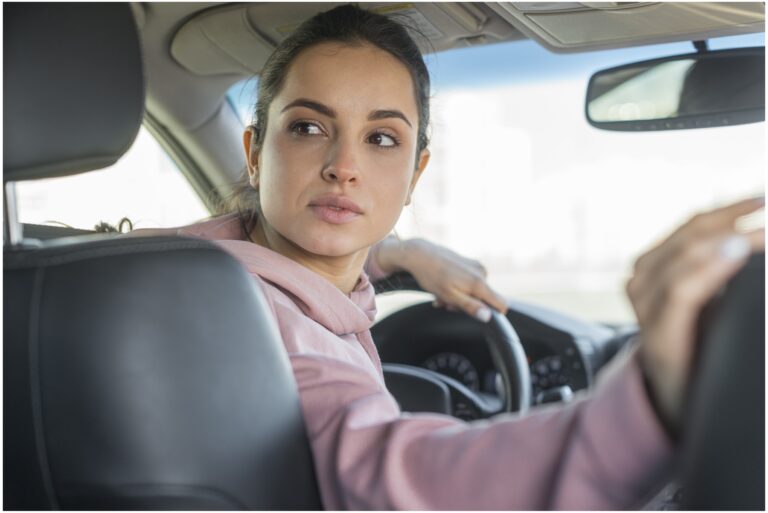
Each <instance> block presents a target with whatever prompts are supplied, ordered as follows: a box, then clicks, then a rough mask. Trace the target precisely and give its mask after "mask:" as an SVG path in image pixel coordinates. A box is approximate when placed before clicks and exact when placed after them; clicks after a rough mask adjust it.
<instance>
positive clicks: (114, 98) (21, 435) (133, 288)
mask: <svg viewBox="0 0 768 513" xmlns="http://www.w3.org/2000/svg"><path fill="white" fill-rule="evenodd" d="M3 10H4V27H3V28H4V36H3V39H4V45H5V50H4V58H5V65H4V71H5V77H6V78H5V91H4V106H5V110H4V114H3V124H4V128H5V130H4V141H3V142H4V161H3V167H4V181H5V182H8V181H17V180H24V179H32V178H45V177H53V176H62V175H67V174H74V173H79V172H84V171H89V170H91V169H95V168H98V167H103V166H107V165H109V164H111V163H113V162H114V161H116V160H117V159H118V158H119V157H120V156H121V155H122V153H123V152H124V151H125V150H126V149H127V148H128V147H129V146H130V144H131V142H132V141H133V139H134V138H135V136H136V133H137V131H138V129H139V124H140V122H141V118H142V111H143V105H144V84H143V78H142V63H141V52H140V47H139V40H138V34H137V30H136V25H135V22H134V20H133V16H132V13H131V10H130V7H129V5H128V4H98V3H97V4H66V3H65V4H25V3H22V4H8V5H5V6H4V9H3ZM4 185H5V189H6V191H9V190H11V191H12V183H5V184H4ZM12 200H13V196H12V194H9V195H7V196H6V197H5V209H6V216H5V217H6V226H5V231H4V237H5V246H4V278H5V285H4V289H3V298H4V302H5V305H4V309H3V313H4V326H3V335H4V343H3V357H4V362H3V371H4V376H3V386H4V390H3V400H4V406H3V408H4V409H3V413H4V420H3V428H4V438H3V450H4V458H3V471H4V473H3V475H4V477H3V506H4V509H36V510H40V509H59V508H62V509H79V510H85V509H108V510H116V509H155V510H157V509H185V510H189V509H317V508H319V507H320V501H319V496H318V492H317V486H316V483H315V478H314V471H313V465H312V459H311V453H310V449H309V445H308V442H307V439H306V433H305V429H304V425H303V420H302V417H301V410H300V407H299V400H298V395H297V391H296V386H295V383H294V380H293V376H292V372H291V368H290V365H289V362H288V359H287V357H286V354H285V352H284V350H283V346H282V342H281V340H280V337H279V333H278V332H277V329H276V326H275V323H274V320H273V319H272V317H271V314H270V313H269V312H268V306H267V305H266V303H265V300H264V298H263V297H262V295H261V293H260V291H259V290H257V287H256V285H255V283H254V281H253V280H252V278H251V277H250V276H249V275H248V274H247V273H246V272H245V270H244V269H243V268H242V267H241V266H240V265H239V264H238V262H237V261H235V260H234V259H233V258H232V257H230V256H229V255H227V254H226V253H224V252H222V251H220V250H219V249H217V247H216V246H214V245H213V244H211V243H208V242H203V241H197V240H192V239H184V238H176V237H165V238H138V237H137V238H129V239H119V238H100V239H94V238H88V237H87V238H84V239H83V238H76V239H69V240H59V241H55V242H53V243H46V244H42V243H39V242H35V241H28V240H24V239H23V237H20V236H19V235H20V234H19V233H18V229H19V225H18V223H14V222H13V217H14V207H13V202H12Z"/></svg>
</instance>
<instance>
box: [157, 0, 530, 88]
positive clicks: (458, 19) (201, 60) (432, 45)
mask: <svg viewBox="0 0 768 513" xmlns="http://www.w3.org/2000/svg"><path fill="white" fill-rule="evenodd" d="M338 5H343V3H325V2H323V3H320V2H312V3H300V2H297V3H293V2H268V3H258V4H238V5H229V6H226V7H223V8H216V9H211V10H208V11H205V12H203V13H201V14H200V15H198V16H195V17H193V18H192V19H190V20H189V21H188V22H187V23H185V24H184V25H183V26H182V27H181V29H180V30H179V31H178V32H177V33H176V35H175V37H174V38H173V41H172V43H171V54H172V55H173V57H174V58H175V59H176V61H177V62H178V63H179V64H181V65H182V66H183V67H184V68H186V69H187V70H189V71H191V72H193V73H195V74H197V75H217V74H229V73H235V74H241V75H253V74H255V73H258V72H259V71H261V68H262V67H263V66H264V63H265V62H266V60H267V58H268V57H269V55H270V54H271V53H272V50H273V49H274V48H275V46H276V45H277V44H278V43H279V42H280V41H282V40H283V39H285V38H286V37H288V35H289V34H291V32H293V31H294V30H296V28H297V27H298V26H299V25H300V24H301V23H302V22H304V21H305V20H307V19H309V18H311V17H312V16H314V15H315V14H317V13H319V12H323V11H327V10H329V9H332V8H333V7H336V6H338ZM361 7H363V8H365V9H370V10H371V11H373V12H377V13H380V14H384V15H387V16H393V17H395V18H398V17H404V18H407V19H408V20H409V21H408V23H409V24H410V25H412V26H414V27H415V31H414V32H417V33H416V34H414V35H415V37H414V40H415V41H416V43H417V44H418V45H419V46H420V48H421V50H422V52H424V53H430V52H432V51H435V50H437V51H439V50H446V49H449V48H460V47H466V46H471V45H474V44H486V43H492V42H499V41H508V40H515V39H522V38H523V36H522V34H521V33H520V32H519V31H518V30H516V29H515V28H514V27H513V26H512V25H510V24H509V22H507V21H505V20H504V19H503V18H502V17H501V16H499V15H498V14H496V13H495V12H494V11H493V10H492V9H490V8H489V7H487V6H485V5H481V4H472V3H461V4H459V3H452V4H448V3H446V4H442V3H435V4H426V3H396V4H393V3H364V4H361ZM425 37H426V40H425V39H424V38H425Z"/></svg>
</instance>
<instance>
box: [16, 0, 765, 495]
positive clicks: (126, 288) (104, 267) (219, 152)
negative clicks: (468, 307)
mask: <svg viewBox="0 0 768 513" xmlns="http://www.w3.org/2000/svg"><path fill="white" fill-rule="evenodd" d="M335 5H339V4H335V3H334V4H330V3H290V4H289V3H247V4H240V3H236V4H218V3H186V2H180V3H170V2H169V3H131V4H128V3H112V4H55V5H54V4H25V3H15V4H5V5H4V6H3V12H4V22H3V23H4V35H3V38H4V72H5V77H6V78H5V80H4V93H3V95H4V113H3V120H4V121H3V122H4V136H3V137H4V140H3V146H4V155H3V184H4V220H5V223H4V279H5V282H4V286H3V295H4V307H3V313H4V325H3V333H4V344H3V356H4V364H3V376H4V377H3V390H4V392H3V405H4V406H3V413H4V423H3V427H4V439H3V451H4V458H3V469H4V482H3V489H4V492H3V505H4V508H5V509H12V510H13V509H40V510H43V509H60V508H61V509H304V510H314V509H321V508H322V505H321V502H320V498H319V494H318V490H317V485H316V483H315V477H314V469H313V465H312V456H311V452H310V449H309V443H308V441H307V439H306V434H305V431H304V426H303V422H302V418H301V411H300V408H299V400H298V394H297V391H296V386H295V383H294V382H293V377H292V375H291V369H290V366H289V364H288V359H287V356H286V354H285V351H284V349H283V345H282V342H281V340H280V336H279V333H278V331H277V327H276V325H275V322H274V319H272V318H271V314H270V313H269V312H268V308H267V306H266V304H265V301H264V299H263V297H262V296H261V294H260V292H259V291H258V290H257V288H256V287H255V286H254V284H253V283H252V280H251V279H250V277H249V276H248V274H247V273H246V272H245V270H244V269H243V268H242V267H241V266H240V265H239V264H238V263H237V262H236V261H235V260H234V259H233V258H232V257H231V256H229V255H227V254H226V253H224V252H222V251H220V250H219V249H217V248H216V246H214V245H213V244H211V243H209V242H206V241H199V240H193V239H189V238H183V237H130V238H121V237H116V235H117V234H116V233H96V232H95V231H87V230H82V229H75V228H69V227H60V226H55V227H54V226H44V225H37V224H29V223H20V222H19V221H18V219H17V215H16V205H15V189H14V187H15V185H14V184H15V183H16V182H22V181H29V180H37V179H44V178H52V177H59V176H67V175H75V174H81V173H87V172H96V173H98V170H99V169H102V168H104V167H106V166H109V165H110V164H112V163H113V162H115V161H117V160H118V159H120V158H121V156H122V155H123V154H124V153H125V152H126V150H128V148H130V146H131V144H132V143H133V141H134V139H135V137H136V134H137V132H138V130H139V128H140V126H141V125H143V126H145V127H146V128H147V129H148V130H149V131H150V132H151V133H153V134H154V135H156V136H157V137H158V139H159V140H160V141H162V144H163V146H164V148H165V149H166V150H167V151H168V153H169V154H171V155H172V156H173V157H174V158H175V159H178V160H179V161H182V162H184V163H185V165H184V166H182V169H183V172H184V174H185V177H186V178H187V179H188V180H189V182H190V183H191V184H192V186H193V188H194V189H195V190H196V191H198V192H199V194H200V195H201V198H203V199H204V201H205V202H206V204H207V205H209V206H211V208H213V207H212V206H213V205H215V204H216V203H217V202H218V201H219V200H220V199H221V197H223V196H224V195H226V193H227V192H228V190H229V188H230V187H231V184H232V183H233V182H234V181H236V180H237V178H238V177H239V176H240V174H241V173H242V170H243V160H242V150H241V148H240V144H239V143H240V140H241V130H242V125H241V123H240V121H239V119H238V117H237V113H236V112H235V110H234V109H233V107H232V105H231V103H230V102H229V101H228V100H227V97H226V92H227V90H228V89H229V88H230V87H231V86H232V85H233V84H234V83H236V82H238V81H240V80H242V79H244V78H248V77H252V76H254V75H255V74H258V72H259V70H260V69H261V67H262V66H263V64H264V62H265V60H266V58H267V57H268V55H269V54H270V52H271V51H272V49H273V48H274V46H275V44H276V42H278V41H280V40H281V39H282V38H284V37H285V36H286V35H287V34H289V33H290V32H291V30H292V29H293V28H295V27H296V26H297V25H298V24H300V23H301V22H302V21H303V20H305V19H307V18H309V17H310V16H312V15H313V14H315V13H317V12H320V11H323V10H326V9H328V8H330V7H332V6H335ZM369 7H370V8H371V9H374V10H377V12H382V13H385V14H392V15H395V16H404V17H407V18H409V19H410V20H411V21H412V22H413V23H414V24H415V25H416V26H417V27H418V28H419V30H420V33H421V36H418V37H417V40H419V41H420V42H421V43H422V45H423V50H424V51H425V52H441V51H445V50H449V49H454V48H461V47H466V46H473V45H486V44H492V43H496V42H502V41H515V40H527V39H532V40H534V41H536V42H538V43H539V44H541V45H543V46H544V47H546V48H547V49H549V50H551V51H554V52H561V53H568V52H585V51H593V50H598V49H603V48H620V47H628V46H636V45H642V44H649V43H651V42H654V43H657V42H666V41H696V42H700V41H705V40H706V39H708V38H712V37H717V36H727V35H737V34H747V33H754V32H762V31H764V5H763V4H762V3H739V4H729V3H724V2H723V3H697V4H689V3H662V4H657V3H646V2H625V3H618V2H604V3H547V2H543V3H539V2H525V3H511V2H501V3H423V4H422V3H419V4H387V3H372V4H369ZM624 11H632V13H633V15H632V16H627V17H626V18H622V17H617V16H616V15H617V13H619V12H624ZM617 20H618V21H617ZM419 37H422V39H419ZM698 47H699V48H700V49H702V48H704V50H703V51H704V52H706V49H705V45H704V46H702V43H699V44H698ZM751 52H752V53H749V52H746V53H745V52H740V53H738V56H741V57H744V56H745V55H747V56H749V57H750V59H751V60H748V61H745V62H747V65H746V66H745V67H746V68H748V69H749V70H755V63H756V62H762V63H763V66H762V68H760V70H758V71H760V73H759V76H757V77H756V78H755V77H751V78H750V80H759V79H761V80H762V82H761V83H762V88H763V95H762V97H760V98H757V99H756V100H755V101H756V102H758V103H757V104H750V105H749V106H747V107H744V106H741V107H739V108H738V109H737V110H738V112H736V111H735V110H734V109H733V108H732V107H728V108H726V107H723V109H721V110H720V111H718V112H716V113H703V114H701V113H700V114H695V115H691V116H689V117H686V118H684V119H683V118H681V119H682V121H680V123H682V124H683V125H685V126H682V125H679V126H678V125H674V124H672V123H671V122H669V123H667V126H663V125H664V123H665V122H648V121H647V120H643V119H640V120H634V121H620V122H614V121H613V120H611V119H602V120H601V119H600V114H599V113H600V112H607V111H608V110H609V109H608V108H607V107H606V108H605V109H608V110H605V109H604V110H603V111H601V110H600V109H601V108H603V107H601V106H600V105H599V103H600V102H603V103H605V102H606V98H607V97H608V96H610V94H611V92H612V91H619V90H620V89H621V86H622V85H625V84H626V83H629V81H631V80H632V78H633V77H634V76H637V75H638V73H639V72H637V71H632V70H630V71H629V72H628V71H627V69H624V68H621V69H620V68H617V69H615V70H604V71H603V75H600V74H596V75H595V79H594V80H595V82H593V83H591V84H590V86H589V90H588V91H587V93H586V96H587V104H588V105H592V103H589V102H590V101H593V102H595V103H594V104H595V105H596V106H595V108H594V109H593V110H590V108H588V107H587V106H585V111H586V115H587V117H588V118H589V120H590V123H592V124H593V125H594V126H599V125H601V123H602V124H603V125H605V126H602V128H605V129H609V130H625V131H632V130H641V129H642V130H674V129H680V128H691V127H699V128H701V127H705V126H715V125H729V124H736V123H747V122H756V121H764V116H765V115H764V110H765V107H764V52H762V53H760V52H759V51H755V50H751ZM712 53H715V52H712ZM734 56H736V54H734ZM686 58H690V57H686ZM706 58H707V59H709V58H710V56H707V57H706ZM711 58H713V59H714V58H716V57H711ZM722 58H723V59H725V58H727V55H725V56H723V57H722ZM665 62H669V61H665ZM697 62H698V61H697ZM52 77H54V78H55V79H52ZM601 77H602V82H599V80H600V79H601ZM758 96H759V95H758ZM608 99H609V100H610V98H608ZM759 101H762V104H759ZM729 109H730V110H729ZM52 120H56V121H55V122H53V123H52ZM651 125H652V126H651ZM190 277H194V279H190ZM376 288H377V293H384V292H387V291H397V290H417V289H418V284H417V283H416V282H415V280H414V279H413V278H412V277H411V276H409V275H401V274H396V275H393V276H391V277H389V278H387V279H386V280H383V281H381V282H379V283H377V284H376ZM764 291H765V276H764V255H756V256H754V257H753V258H752V259H751V260H750V262H749V264H748V265H747V266H746V267H745V269H744V270H743V271H742V272H741V273H740V274H739V275H737V277H736V278H734V279H733V280H732V281H731V282H730V284H729V285H728V287H727V288H726V289H725V290H724V291H723V292H722V293H721V294H720V295H719V296H718V297H717V298H716V300H715V301H713V303H712V304H711V305H709V307H708V309H707V310H706V311H705V315H703V316H702V319H701V338H702V348H701V351H700V352H699V354H698V362H697V367H696V369H697V372H696V374H695V376H694V379H693V380H692V382H691V406H690V411H689V412H688V414H687V415H686V424H685V426H684V428H685V429H684V437H683V439H682V447H681V451H680V452H681V456H680V459H679V465H678V468H676V469H675V472H674V474H675V475H674V478H673V481H674V483H675V488H674V489H675V490H680V489H682V490H684V493H683V494H681V495H680V494H678V495H679V496H677V497H676V498H675V500H674V501H673V502H674V503H675V505H676V506H678V507H682V508H684V509H720V508H726V509H763V508H764V490H765V488H764V475H765V473H764V429H765V428H764V411H765V397H764V378H765V369H764V343H765V331H764V322H765V321H764V319H765V316H764V312H765V306H764ZM509 307H510V309H509V313H508V314H507V315H506V316H504V315H501V314H495V315H494V318H493V322H491V323H489V324H488V325H483V324H481V323H479V322H477V321H474V320H472V319H469V318H468V317H466V316H464V315H462V314H458V313H455V312H449V311H446V310H440V309H434V308H432V307H431V306H430V304H429V303H422V304H417V305H414V306H412V307H408V308H405V309H402V310H401V311H399V312H396V313H394V314H392V315H390V316H388V317H386V318H384V319H383V320H382V321H380V322H379V323H377V324H376V325H375V326H374V328H373V330H372V331H373V335H374V338H375V340H376V343H377V347H378V349H379V352H380V355H381V357H382V361H384V362H386V369H387V372H386V378H387V386H388V388H390V390H391V391H392V393H393V395H394V396H395V397H396V398H397V400H398V402H399V403H400V405H401V407H402V409H403V410H404V411H432V412H441V413H445V414H449V415H454V416H456V417H458V418H462V419H465V420H476V419H482V418H488V417H491V416H493V415H495V414H498V413H500V412H520V414H523V413H524V412H525V411H526V410H527V409H528V408H532V407H536V406H537V405H543V404H546V403H557V402H567V401H570V400H573V398H574V397H575V396H576V395H577V394H579V393H580V392H584V391H586V390H588V389H589V388H590V387H591V386H592V384H593V383H594V381H595V378H596V374H597V373H598V371H599V369H601V368H602V367H603V366H604V365H605V364H606V363H607V362H608V361H610V360H611V358H612V357H613V356H614V355H615V354H616V353H617V352H619V351H621V350H622V348H624V347H625V346H626V345H627V344H629V343H631V339H632V338H633V337H634V336H635V335H636V334H637V330H636V328H634V327H632V326H629V327H626V326H622V327H616V326H609V325H602V324H598V323H594V322H587V321H583V320H580V319H577V318H574V317H572V316H569V315H565V314H562V313H560V312H557V311H554V310H551V309H548V308H544V307H540V306H538V305H532V304H528V303H526V302H522V301H515V300H514V299H511V300H510V302H509ZM242 312H249V315H242ZM462 355H463V356H462ZM462 358H464V359H462ZM724 468H727V469H728V472H726V473H724V472H723V469H724ZM681 486H682V488H681ZM666 505H668V504H666ZM663 506H664V504H656V505H654V506H651V509H653V508H656V509H658V508H662V507H663Z"/></svg>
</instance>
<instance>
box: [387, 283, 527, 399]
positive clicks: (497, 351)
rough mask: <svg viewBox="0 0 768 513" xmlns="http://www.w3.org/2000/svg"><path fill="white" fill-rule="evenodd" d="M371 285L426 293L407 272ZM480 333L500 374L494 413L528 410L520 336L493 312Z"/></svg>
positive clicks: (507, 320) (523, 356)
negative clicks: (499, 405) (500, 400)
mask: <svg viewBox="0 0 768 513" xmlns="http://www.w3.org/2000/svg"><path fill="white" fill-rule="evenodd" d="M373 286H374V290H375V291H376V293H377V294H380V293H383V292H391V291H396V290H413V291H419V292H425V291H424V289H422V288H421V286H420V285H419V283H418V282H417V281H416V279H415V278H414V277H413V275H411V274H409V273H395V274H393V275H391V276H389V277H387V278H385V279H383V280H379V281H377V282H375V283H374V284H373ZM477 322H479V321H477ZM483 333H484V339H485V341H486V344H487V345H488V349H489V350H490V353H491V359H492V361H493V365H494V367H496V370H497V371H498V372H499V374H500V375H501V381H502V388H503V393H504V403H503V405H502V408H501V410H499V411H498V412H496V413H501V412H525V411H527V410H528V408H530V406H531V376H530V369H529V368H528V359H527V357H526V355H525V349H524V348H523V345H522V343H521V342H520V336H519V335H518V334H517V331H515V328H514V327H513V326H512V323H511V322H509V319H507V318H506V317H505V316H504V315H502V314H501V313H500V312H498V311H496V310H493V309H491V319H490V321H488V322H487V323H485V325H484V326H483Z"/></svg>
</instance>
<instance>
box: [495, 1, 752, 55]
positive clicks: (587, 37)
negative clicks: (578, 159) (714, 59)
mask: <svg viewBox="0 0 768 513" xmlns="http://www.w3.org/2000/svg"><path fill="white" fill-rule="evenodd" d="M493 9H494V10H495V11H496V12H497V13H498V14H500V15H501V16H503V17H504V18H505V19H506V20H507V21H509V22H510V23H511V24H513V25H514V26H515V27H517V28H518V29H519V30H520V31H521V32H523V33H524V34H526V35H528V36H529V37H530V38H532V39H535V40H536V41H538V42H539V43H541V44H542V45H543V46H545V47H546V48H548V49H549V50H552V51H553V52H558V53H565V52H577V51H587V50H599V49H608V48H622V47H626V46H636V45H639V44H657V43H666V42H674V41H693V40H697V39H704V38H707V39H708V38H712V37H720V36H731V35H738V34H748V33H753V32H761V31H763V30H765V7H764V5H763V2H733V3H732V2H690V3H689V2H581V3H577V2H510V3H498V4H494V6H493Z"/></svg>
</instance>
